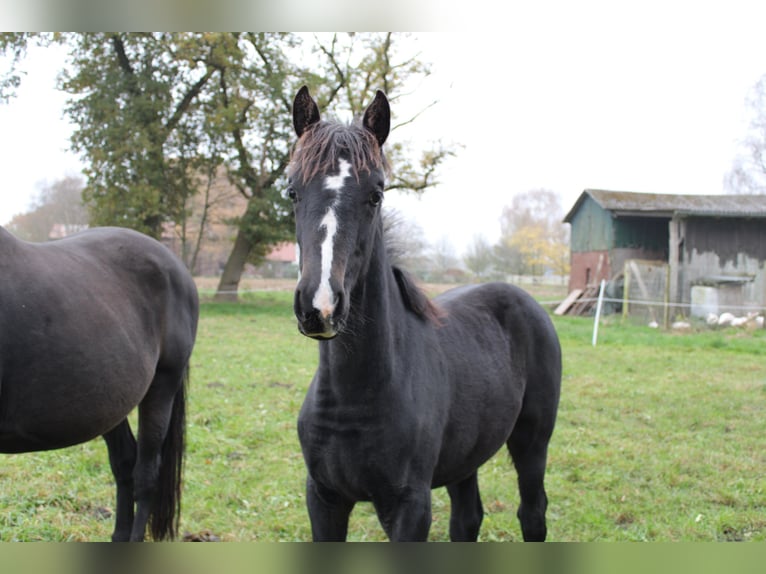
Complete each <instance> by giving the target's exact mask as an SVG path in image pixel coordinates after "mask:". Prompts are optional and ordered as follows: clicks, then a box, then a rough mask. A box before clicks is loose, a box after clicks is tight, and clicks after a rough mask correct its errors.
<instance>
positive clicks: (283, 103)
mask: <svg viewBox="0 0 766 574" xmlns="http://www.w3.org/2000/svg"><path fill="white" fill-rule="evenodd" d="M13 38H15V40H13V41H16V42H21V43H23V42H22V40H23V41H26V39H27V37H26V36H24V38H23V39H20V38H21V36H19V35H16V36H14V37H13ZM13 38H12V39H13ZM400 38H401V36H400V35H396V34H341V35H338V34H336V35H323V36H298V35H295V34H275V33H274V34H272V33H257V34H256V33H141V34H127V33H98V34H67V35H59V36H55V39H57V40H61V41H65V42H67V43H68V45H69V47H70V49H71V62H70V66H69V69H68V70H67V71H66V73H65V74H64V76H63V79H62V83H61V86H62V88H63V89H65V90H67V91H68V92H69V93H70V94H71V95H72V97H71V99H70V101H69V107H68V110H67V111H68V114H69V116H70V118H71V119H72V120H73V122H74V123H75V124H76V126H77V129H76V132H75V134H74V136H73V138H72V146H73V148H74V149H75V150H76V151H78V152H80V153H81V154H82V155H83V156H84V158H85V160H86V164H87V165H88V168H87V170H86V175H87V178H88V180H87V185H86V189H85V198H86V201H87V204H88V206H89V208H90V210H91V215H92V218H93V222H94V223H95V224H106V223H108V224H117V225H124V226H129V227H134V228H136V229H139V230H141V231H144V232H145V233H149V234H151V235H154V236H155V237H158V236H159V235H160V234H161V233H162V232H163V229H165V227H166V226H167V225H175V226H176V227H179V226H180V228H181V230H182V235H183V238H184V239H183V241H185V242H187V243H189V244H190V245H186V246H185V249H184V251H185V252H189V253H193V251H194V245H195V244H196V243H195V240H194V239H192V240H191V241H189V240H187V239H186V230H187V229H189V228H196V229H198V230H199V229H201V227H199V226H197V225H187V223H188V221H189V217H190V216H191V215H192V214H190V209H191V207H190V206H193V205H196V204H195V202H192V201H190V198H192V197H193V196H194V195H196V194H198V193H199V192H200V190H203V189H204V187H205V181H209V178H208V179H206V177H205V176H204V175H200V174H211V173H218V172H217V170H218V168H219V167H223V168H224V169H225V172H226V174H227V176H228V177H229V179H230V181H231V183H232V184H233V185H234V186H235V187H236V189H237V190H238V192H239V193H240V194H241V195H242V197H244V198H245V199H246V200H247V202H246V207H245V209H244V212H243V213H241V214H240V216H239V217H237V218H236V219H235V220H232V224H234V225H236V228H237V232H236V237H235V240H234V242H233V245H232V248H231V251H230V254H229V257H228V260H227V262H226V265H225V267H224V270H223V273H222V276H221V279H220V282H219V286H218V294H219V295H220V296H221V298H235V297H236V293H237V289H238V285H239V280H240V278H241V275H242V271H243V269H244V265H245V263H246V262H248V261H250V262H256V261H257V260H258V258H259V257H262V256H263V255H265V254H266V253H267V251H268V249H269V247H270V246H271V245H273V244H274V243H277V242H279V241H282V240H285V239H288V238H290V237H292V234H293V226H292V213H291V206H290V203H289V202H288V201H287V200H286V198H284V197H283V196H282V193H281V190H282V188H283V187H284V185H283V183H284V182H283V175H284V171H285V169H286V167H287V164H288V162H289V153H290V146H291V144H292V142H293V140H294V136H293V133H292V126H291V104H292V98H293V96H294V94H295V93H296V92H297V90H298V88H299V87H300V85H302V84H304V83H305V84H308V85H309V87H310V88H311V90H312V93H313V94H314V95H315V97H316V98H317V100H318V102H319V104H320V109H321V110H322V111H323V112H325V111H327V112H331V113H332V112H338V111H339V110H349V111H351V112H352V113H358V112H360V111H361V110H362V109H363V106H364V105H366V103H367V102H368V101H369V100H370V99H371V96H372V94H373V93H374V90H375V89H378V88H382V89H383V90H385V91H386V92H387V93H388V95H389V98H390V99H391V100H392V101H393V102H395V101H396V100H397V98H400V97H403V94H405V93H406V90H407V89H408V87H409V86H410V85H411V83H412V82H413V81H415V80H417V78H418V77H422V76H423V75H426V74H428V72H429V70H428V66H427V65H426V64H424V63H422V62H421V61H420V60H419V59H418V57H417V55H410V56H403V55H402V54H403V53H404V52H405V51H406V47H405V46H404V44H402V45H401V46H400V42H399V40H400ZM12 44H13V42H11V41H10V40H9V41H6V43H5V45H4V46H1V47H6V48H7V47H8V46H10V45H12ZM414 120H415V118H404V119H403V120H401V121H400V123H399V124H395V125H394V129H396V128H397V127H399V126H401V125H406V124H407V123H410V122H412V121H414ZM388 153H389V159H390V160H391V163H392V165H393V166H394V173H395V174H396V176H395V178H394V179H393V180H392V182H391V185H390V186H389V187H390V188H393V189H397V188H398V189H406V190H411V191H416V192H421V191H423V190H425V189H427V188H429V187H432V186H433V185H435V184H436V183H437V182H436V179H435V175H436V173H437V168H438V166H439V165H440V164H441V162H442V161H443V160H444V159H445V158H446V157H448V156H449V155H450V154H451V153H452V152H451V151H450V150H449V149H446V148H444V147H443V146H441V145H440V144H439V145H437V144H435V145H434V146H433V148H432V149H429V150H426V151H425V152H424V153H423V154H422V156H421V157H420V158H419V159H418V158H416V157H414V156H413V154H412V152H411V151H410V150H409V149H408V146H407V145H406V143H403V142H400V143H398V144H394V145H392V146H390V147H389V148H388ZM202 204H203V205H204V204H205V202H202ZM195 217H196V219H197V220H199V219H200V217H197V216H195ZM202 219H204V218H202ZM198 239H199V237H197V240H198Z"/></svg>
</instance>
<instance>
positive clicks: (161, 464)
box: [130, 370, 185, 541]
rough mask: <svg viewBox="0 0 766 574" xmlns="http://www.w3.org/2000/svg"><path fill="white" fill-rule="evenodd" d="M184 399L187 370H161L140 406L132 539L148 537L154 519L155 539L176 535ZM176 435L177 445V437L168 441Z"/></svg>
mask: <svg viewBox="0 0 766 574" xmlns="http://www.w3.org/2000/svg"><path fill="white" fill-rule="evenodd" d="M184 402H185V394H184V375H183V373H181V374H179V373H178V372H176V371H175V370H167V371H163V370H158V371H157V373H156V374H155V376H154V380H153V381H152V385H151V387H150V388H149V391H148V392H147V394H146V396H145V397H144V399H143V400H142V401H141V404H140V405H139V407H138V457H137V460H136V468H135V472H134V475H133V477H134V484H135V489H134V492H135V499H136V517H135V521H134V523H133V531H132V533H131V536H130V539H131V540H132V541H141V540H143V539H144V536H145V531H146V526H147V524H148V523H149V521H150V518H151V531H152V536H153V538H154V539H155V540H161V539H164V538H165V537H170V538H172V537H173V536H174V535H175V526H174V520H175V519H176V518H177V504H178V502H179V501H178V496H179V494H180V493H179V492H178V488H179V481H180V476H179V474H180V473H179V472H178V469H180V461H181V457H182V455H183V426H184V424H185V422H184ZM173 435H175V436H177V437H178V443H177V444H172V443H175V442H176V441H175V440H168V438H169V436H173ZM168 445H169V446H170V448H167V447H168Z"/></svg>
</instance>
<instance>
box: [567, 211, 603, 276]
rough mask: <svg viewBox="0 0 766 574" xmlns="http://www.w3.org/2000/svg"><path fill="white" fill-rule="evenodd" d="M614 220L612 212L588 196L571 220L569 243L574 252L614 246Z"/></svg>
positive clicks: (599, 249) (598, 249)
mask: <svg viewBox="0 0 766 574" xmlns="http://www.w3.org/2000/svg"><path fill="white" fill-rule="evenodd" d="M612 221H613V220H612V215H611V213H609V212H608V211H605V210H604V209H603V208H602V207H601V206H600V205H599V204H598V203H596V202H595V201H594V200H593V199H591V198H590V197H586V198H585V200H584V201H583V203H582V205H581V206H580V208H579V209H578V210H577V212H576V213H575V214H574V215H573V216H572V220H571V222H570V223H571V234H570V240H569V245H570V249H571V251H572V253H573V254H574V253H580V252H586V251H591V252H594V251H605V250H607V249H609V248H610V247H611V246H612V233H613V230H612ZM573 263H574V261H573Z"/></svg>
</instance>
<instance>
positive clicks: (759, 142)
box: [724, 75, 766, 194]
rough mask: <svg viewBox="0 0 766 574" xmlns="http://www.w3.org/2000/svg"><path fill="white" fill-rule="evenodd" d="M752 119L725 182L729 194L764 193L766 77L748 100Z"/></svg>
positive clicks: (765, 166)
mask: <svg viewBox="0 0 766 574" xmlns="http://www.w3.org/2000/svg"><path fill="white" fill-rule="evenodd" d="M747 106H748V107H749V108H750V112H751V118H750V125H749V127H748V130H747V133H746V135H745V137H744V138H743V140H742V142H741V143H740V145H741V148H742V149H741V152H740V153H739V154H738V155H737V157H736V158H735V159H734V162H733V165H732V169H731V170H730V171H729V173H728V174H727V175H726V177H725V179H724V185H725V187H726V188H727V189H728V191H729V192H731V193H755V194H763V193H766V75H764V76H762V77H761V79H760V80H758V82H757V83H756V84H755V86H753V89H752V90H751V92H750V95H749V96H748V99H747Z"/></svg>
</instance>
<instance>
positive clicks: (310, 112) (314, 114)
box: [293, 86, 319, 137]
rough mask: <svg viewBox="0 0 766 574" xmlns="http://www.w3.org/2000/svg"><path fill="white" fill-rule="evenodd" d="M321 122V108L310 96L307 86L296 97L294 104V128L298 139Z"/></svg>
mask: <svg viewBox="0 0 766 574" xmlns="http://www.w3.org/2000/svg"><path fill="white" fill-rule="evenodd" d="M318 121H319V108H318V107H317V104H316V102H315V101H314V99H313V98H312V97H311V95H310V94H309V89H308V87H307V86H303V87H302V88H301V89H300V90H298V93H297V94H296V95H295V101H294V102H293V127H294V128H295V133H296V134H298V137H301V136H302V135H303V132H305V131H306V130H307V129H308V128H309V127H311V126H312V125H313V124H315V123H317V122H318Z"/></svg>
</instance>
